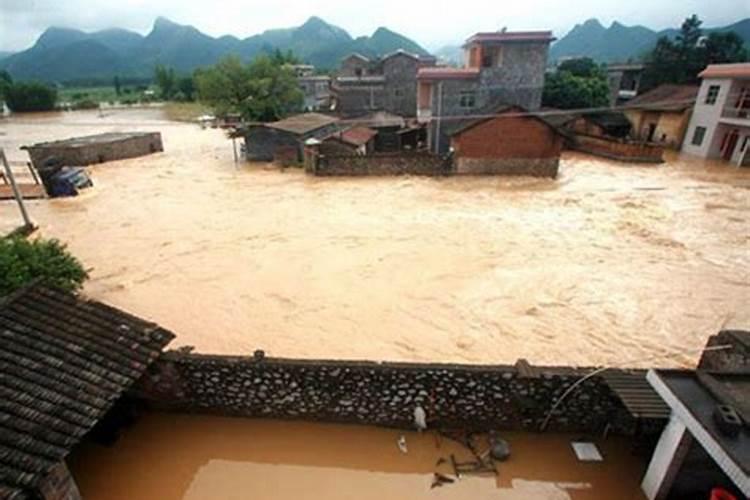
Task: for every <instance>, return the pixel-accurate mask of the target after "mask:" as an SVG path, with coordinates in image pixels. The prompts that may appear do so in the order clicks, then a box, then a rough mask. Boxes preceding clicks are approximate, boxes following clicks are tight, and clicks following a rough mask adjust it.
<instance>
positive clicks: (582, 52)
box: [550, 18, 750, 62]
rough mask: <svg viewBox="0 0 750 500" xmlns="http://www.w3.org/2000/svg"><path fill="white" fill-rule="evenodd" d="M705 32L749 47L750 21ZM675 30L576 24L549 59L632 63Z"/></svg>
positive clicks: (673, 34) (587, 23) (593, 22)
mask: <svg viewBox="0 0 750 500" xmlns="http://www.w3.org/2000/svg"><path fill="white" fill-rule="evenodd" d="M703 31H704V33H712V32H725V31H734V32H735V33H737V34H738V35H739V36H740V37H742V39H743V40H745V45H747V46H749V47H750V18H748V19H744V20H742V21H739V22H737V23H734V24H731V25H729V26H724V27H720V28H707V29H704V30H703ZM678 33H679V30H678V29H667V30H662V31H654V30H652V29H649V28H646V27H644V26H625V25H623V24H620V23H618V22H617V21H615V22H613V23H612V25H611V26H610V27H609V28H605V27H604V26H602V24H601V23H600V22H599V21H598V20H597V19H589V20H588V21H586V22H584V23H583V24H577V25H576V26H575V27H574V28H573V29H572V30H571V31H570V32H569V33H568V34H567V35H565V36H564V37H562V38H561V39H560V40H559V41H558V42H557V43H555V44H554V45H552V48H551V49H550V60H551V61H560V60H563V59H566V58H571V57H591V58H592V59H594V60H596V61H599V62H617V61H622V62H624V61H628V60H635V59H638V58H640V57H642V56H643V54H645V53H646V52H648V51H649V50H650V49H651V48H652V47H653V46H654V45H655V44H656V41H657V40H658V39H659V38H660V37H662V36H668V37H671V38H674V37H675V36H677V34H678Z"/></svg>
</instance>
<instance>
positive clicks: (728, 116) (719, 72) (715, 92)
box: [682, 63, 750, 167]
mask: <svg viewBox="0 0 750 500" xmlns="http://www.w3.org/2000/svg"><path fill="white" fill-rule="evenodd" d="M699 76H700V77H701V78H702V79H703V82H702V84H701V87H700V90H699V92H698V98H697V101H696V103H695V107H694V108H693V115H692V117H691V119H690V125H689V126H688V131H687V134H686V136H685V140H684V142H683V145H682V151H683V152H684V153H687V154H691V155H695V156H699V157H701V158H710V159H720V160H723V161H726V162H730V163H732V164H733V165H738V166H745V167H747V166H750V153H748V149H750V63H740V64H713V65H710V66H708V67H707V68H706V69H705V70H704V71H703V72H702V73H701V74H700V75H699Z"/></svg>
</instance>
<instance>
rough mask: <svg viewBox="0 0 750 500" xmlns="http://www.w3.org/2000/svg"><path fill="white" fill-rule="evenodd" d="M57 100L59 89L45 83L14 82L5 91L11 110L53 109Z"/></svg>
mask: <svg viewBox="0 0 750 500" xmlns="http://www.w3.org/2000/svg"><path fill="white" fill-rule="evenodd" d="M56 102H57V90H55V89H54V88H52V87H49V86H47V85H45V84H43V83H38V82H22V83H13V84H11V85H10V86H9V87H8V88H7V89H6V91H5V103H6V104H7V105H8V108H10V110H11V111H16V112H23V111H51V110H53V109H55V103H56Z"/></svg>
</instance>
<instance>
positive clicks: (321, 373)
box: [139, 352, 658, 433]
mask: <svg viewBox="0 0 750 500" xmlns="http://www.w3.org/2000/svg"><path fill="white" fill-rule="evenodd" d="M586 373H588V370H577V369H570V368H550V367H531V366H529V365H528V364H527V363H525V362H523V361H521V362H519V363H518V364H517V365H516V366H466V365H444V364H431V363H430V364H415V363H372V362H358V361H320V360H290V359H277V358H265V359H256V358H252V357H230V356H209V355H194V354H180V353H175V352H170V353H167V354H165V355H164V356H163V357H162V358H161V360H159V361H157V362H156V363H154V365H153V367H152V370H151V373H150V375H149V376H148V377H146V378H145V379H144V380H143V381H142V383H141V384H140V389H139V390H140V392H141V394H140V396H141V397H143V398H145V399H146V400H148V401H150V402H151V403H152V404H154V405H156V406H157V407H159V408H162V409H172V410H177V411H188V412H204V413H212V414H224V415H238V416H248V417H263V418H280V419H304V420H311V421H325V422H351V423H362V424H373V425H381V426H392V427H404V428H412V427H413V422H414V410H415V408H416V406H418V405H419V406H421V407H422V408H423V409H424V410H425V412H426V414H427V420H428V423H429V425H430V426H434V427H441V428H451V427H460V428H464V429H473V430H487V429H493V428H494V429H506V430H538V429H539V428H540V426H541V424H542V421H543V420H544V419H545V417H546V415H547V413H548V412H549V410H550V408H551V407H552V405H553V404H554V402H555V401H556V399H557V398H559V397H560V396H561V394H562V393H563V392H564V391H565V390H566V389H567V388H568V387H569V386H570V385H571V384H573V383H574V382H575V381H576V380H578V379H579V378H580V377H582V376H583V375H585V374H586ZM608 424H609V425H610V426H611V427H612V428H613V429H614V430H615V431H619V432H621V433H630V432H632V431H633V428H634V425H635V422H633V421H632V419H631V418H630V417H629V415H628V414H627V412H626V411H625V409H624V407H623V406H622V405H621V404H620V402H619V400H618V399H617V398H616V397H615V396H614V394H613V393H612V392H611V390H610V389H609V387H608V386H607V385H606V383H605V382H604V381H603V379H601V378H599V377H593V378H591V379H590V380H588V381H586V382H585V383H583V384H582V385H581V387H580V388H579V389H578V390H576V391H575V392H573V393H572V394H571V396H570V397H569V398H568V399H567V400H566V402H565V403H564V404H563V405H561V406H560V409H559V410H558V411H557V412H555V414H554V416H553V418H552V419H551V422H550V426H549V428H550V429H553V430H560V431H575V432H599V431H602V430H603V429H604V428H605V427H606V426H607V425H608ZM657 428H658V427H657Z"/></svg>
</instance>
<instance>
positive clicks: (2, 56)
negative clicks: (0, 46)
mask: <svg viewBox="0 0 750 500" xmlns="http://www.w3.org/2000/svg"><path fill="white" fill-rule="evenodd" d="M13 54H14V52H7V51H4V50H0V61H2V60H3V59H5V58H6V57H10V56H12V55H13Z"/></svg>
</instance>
